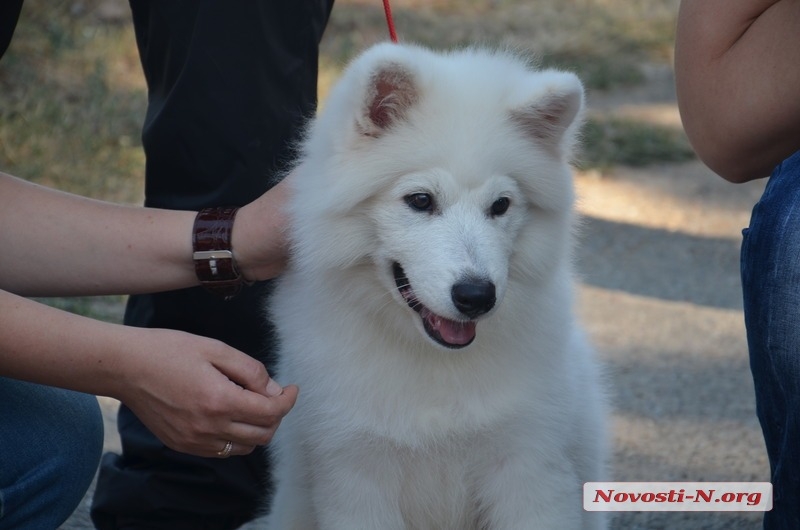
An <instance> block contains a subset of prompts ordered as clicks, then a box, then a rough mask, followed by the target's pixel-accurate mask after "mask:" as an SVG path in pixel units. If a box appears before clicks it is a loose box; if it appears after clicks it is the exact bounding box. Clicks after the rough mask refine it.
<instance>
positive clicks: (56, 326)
mask: <svg viewBox="0 0 800 530" xmlns="http://www.w3.org/2000/svg"><path fill="white" fill-rule="evenodd" d="M0 316H1V317H0V375H2V376H7V377H12V378H16V379H21V380H26V381H31V382H36V383H40V384H45V385H52V386H58V387H62V388H69V389H72V390H77V391H81V392H86V393H90V394H97V395H104V396H111V397H114V398H117V399H119V400H120V401H122V402H123V403H125V404H126V405H127V406H128V407H130V408H131V410H133V412H134V413H135V414H136V415H137V416H138V417H139V418H140V419H141V420H142V422H143V423H144V424H145V425H147V426H148V428H150V429H151V430H152V432H153V433H154V434H155V435H156V436H157V437H158V438H159V439H160V440H161V441H162V442H164V443H165V444H166V445H167V446H169V447H171V448H172V449H175V450H177V451H182V452H187V453H191V454H195V455H198V456H217V453H218V452H219V451H220V450H222V449H223V447H224V446H225V443H226V442H227V441H228V440H231V441H233V443H234V445H233V451H232V454H247V453H249V452H251V451H252V450H253V448H254V446H256V445H260V444H264V443H267V442H268V441H269V440H270V439H271V438H272V435H273V434H274V432H275V429H276V428H277V427H278V424H279V423H280V420H281V418H282V417H283V416H284V415H285V414H286V413H287V412H288V411H289V409H291V407H292V405H293V404H294V402H295V400H296V398H297V388H296V387H294V386H291V385H290V386H286V387H285V388H283V389H281V388H280V386H279V385H277V384H276V383H275V382H270V381H271V380H270V379H269V377H268V375H267V372H266V370H265V369H264V366H263V365H262V364H261V363H260V362H259V361H257V360H255V359H252V358H250V357H248V356H247V355H245V354H243V353H241V352H239V351H237V350H235V349H233V348H230V347H228V346H227V345H225V344H223V343H221V342H219V341H216V340H213V339H208V338H205V337H199V336H195V335H191V334H188V333H183V332H180V331H174V330H165V329H144V328H133V327H127V326H122V325H118V324H110V323H107V322H100V321H97V320H92V319H90V318H86V317H82V316H78V315H74V314H71V313H67V312H65V311H60V310H57V309H54V308H51V307H48V306H46V305H44V304H40V303H37V302H34V301H32V300H28V299H26V298H22V297H20V296H16V295H14V294H12V293H9V292H6V291H2V290H0ZM268 384H270V386H269V387H268V386H267V385H268Z"/></svg>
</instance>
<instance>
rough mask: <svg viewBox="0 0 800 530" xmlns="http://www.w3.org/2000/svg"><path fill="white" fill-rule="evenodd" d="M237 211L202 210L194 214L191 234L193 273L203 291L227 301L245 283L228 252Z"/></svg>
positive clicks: (231, 252) (231, 209)
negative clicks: (203, 288) (195, 215)
mask: <svg viewBox="0 0 800 530" xmlns="http://www.w3.org/2000/svg"><path fill="white" fill-rule="evenodd" d="M237 211H238V208H205V209H203V210H200V211H199V212H198V213H197V217H195V220H194V229H193V231H192V247H193V250H194V255H193V258H194V270H195V273H196V274H197V279H198V280H200V284H201V285H202V286H203V287H205V288H206V290H208V291H210V292H212V293H214V294H217V295H219V296H222V297H224V298H225V299H226V300H229V299H231V298H233V297H234V296H236V295H237V294H238V293H239V291H240V290H241V289H242V285H243V284H245V283H246V282H245V281H244V278H242V275H241V273H240V272H239V269H238V268H237V266H236V260H235V259H234V256H233V251H232V249H231V233H232V231H233V221H234V219H235V218H236V212H237Z"/></svg>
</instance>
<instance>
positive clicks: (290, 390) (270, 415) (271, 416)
mask: <svg viewBox="0 0 800 530" xmlns="http://www.w3.org/2000/svg"><path fill="white" fill-rule="evenodd" d="M298 392H299V390H298V388H297V386H295V385H287V386H285V387H284V388H283V393H281V394H280V395H277V396H271V397H268V398H265V397H264V396H263V395H261V394H256V393H254V392H248V391H246V390H245V391H243V392H241V394H240V395H239V396H238V403H237V404H236V406H235V407H232V408H233V410H234V411H235V413H234V416H233V417H232V418H231V419H232V420H233V421H237V422H241V423H249V424H250V425H259V426H263V427H269V426H271V425H272V424H273V423H274V422H275V421H276V420H278V421H279V420H280V419H281V418H283V417H284V416H286V414H288V413H289V411H290V410H291V409H292V407H294V404H295V403H296V402H297V395H298Z"/></svg>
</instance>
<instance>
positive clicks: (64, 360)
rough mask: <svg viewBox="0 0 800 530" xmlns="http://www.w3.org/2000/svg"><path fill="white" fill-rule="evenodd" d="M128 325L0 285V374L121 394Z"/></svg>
mask: <svg viewBox="0 0 800 530" xmlns="http://www.w3.org/2000/svg"><path fill="white" fill-rule="evenodd" d="M129 331H130V330H129V328H125V327H124V326H120V325H115V324H109V323H105V322H100V321H96V320H92V319H88V318H84V317H81V316H78V315H74V314H71V313H68V312H66V311H60V310H58V309H54V308H52V307H48V306H46V305H44V304H40V303H37V302H34V301H32V300H28V299H26V298H22V297H19V296H16V295H14V294H11V293H8V292H6V291H2V290H0V375H3V376H7V377H12V378H15V379H22V380H25V381H31V382H34V383H40V384H46V385H51V386H58V387H61V388H68V389H71V390H77V391H81V392H87V393H91V394H100V395H106V396H112V397H120V396H119V392H118V391H117V390H116V389H115V388H114V384H115V382H116V383H118V378H119V376H120V374H121V373H122V372H123V370H122V367H121V366H120V363H121V362H123V361H125V359H124V356H123V354H122V352H121V348H122V347H123V346H124V344H125V340H126V333H128V332H129ZM127 340H129V337H128V338H127Z"/></svg>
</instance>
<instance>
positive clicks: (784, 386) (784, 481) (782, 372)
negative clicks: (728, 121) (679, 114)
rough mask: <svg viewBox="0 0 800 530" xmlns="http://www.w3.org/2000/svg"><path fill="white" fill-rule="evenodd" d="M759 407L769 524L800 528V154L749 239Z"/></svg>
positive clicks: (778, 177) (771, 186)
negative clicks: (769, 490) (767, 464)
mask: <svg viewBox="0 0 800 530" xmlns="http://www.w3.org/2000/svg"><path fill="white" fill-rule="evenodd" d="M741 267H742V271H741V272H742V288H743V294H744V314H745V324H746V327H747V342H748V346H749V349H750V369H751V371H752V373H753V381H754V383H755V391H756V409H757V413H758V419H759V421H760V422H761V429H762V431H763V434H764V441H765V442H766V447H767V454H768V456H769V462H770V472H771V481H772V484H773V488H774V490H773V491H774V499H773V509H772V511H771V512H767V513H766V514H765V517H764V528H769V529H778V528H781V529H783V528H786V529H792V530H797V529H798V528H800V152H798V153H795V154H794V155H793V156H791V157H790V158H788V159H786V160H785V161H784V162H782V163H781V164H780V165H779V166H778V167H777V168H776V169H775V171H774V172H773V173H772V176H771V177H770V179H769V182H768V183H767V187H766V189H765V191H764V194H763V196H762V197H761V200H760V201H759V202H758V203H757V204H756V206H755V207H754V209H753V214H752V217H751V219H750V227H749V228H748V229H746V230H745V231H744V241H743V243H742V256H741Z"/></svg>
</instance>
